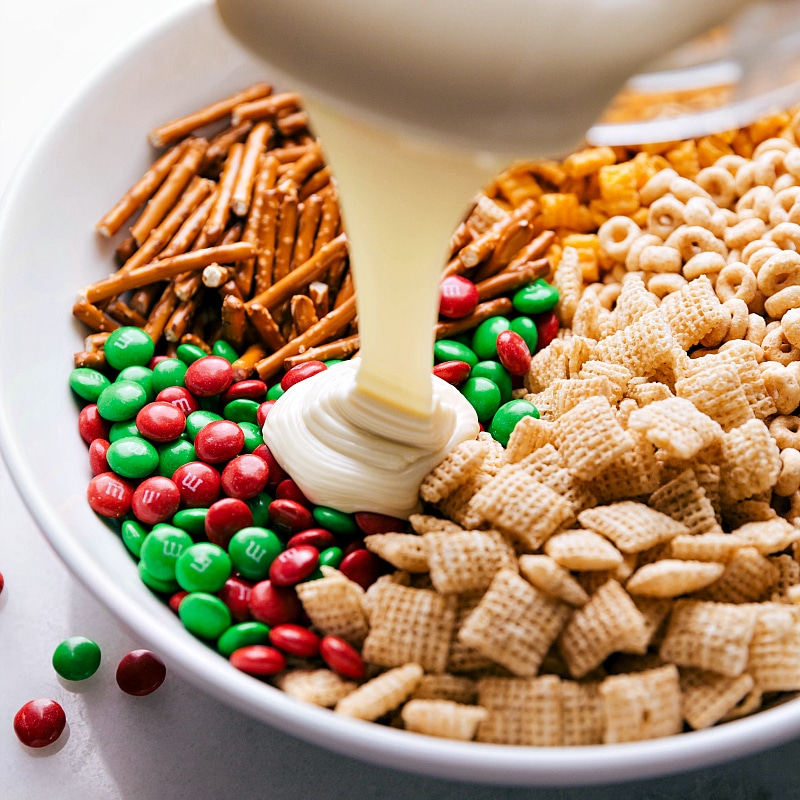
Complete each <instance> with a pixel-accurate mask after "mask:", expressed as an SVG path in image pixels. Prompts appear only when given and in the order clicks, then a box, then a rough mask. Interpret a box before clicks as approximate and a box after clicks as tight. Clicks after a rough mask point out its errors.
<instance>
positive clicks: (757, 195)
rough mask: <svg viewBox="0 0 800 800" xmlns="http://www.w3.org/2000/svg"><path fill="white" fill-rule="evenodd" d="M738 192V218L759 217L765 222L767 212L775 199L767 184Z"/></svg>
mask: <svg viewBox="0 0 800 800" xmlns="http://www.w3.org/2000/svg"><path fill="white" fill-rule="evenodd" d="M740 194H741V197H740V198H739V200H738V202H737V203H736V213H737V214H738V215H739V219H748V218H749V217H760V218H761V219H763V220H764V221H765V222H766V221H767V220H768V219H769V212H770V209H771V208H772V203H773V201H774V199H775V193H774V192H773V191H772V189H770V188H769V186H754V187H753V188H752V189H748V190H747V191H746V192H740Z"/></svg>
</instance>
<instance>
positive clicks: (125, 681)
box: [116, 650, 167, 697]
mask: <svg viewBox="0 0 800 800" xmlns="http://www.w3.org/2000/svg"><path fill="white" fill-rule="evenodd" d="M166 676H167V668H166V667H165V666H164V662H163V661H162V660H161V659H160V658H159V657H158V656H157V655H156V654H155V653H151V652H150V651H149V650H133V651H132V652H130V653H128V654H127V655H126V656H123V658H122V660H121V661H120V662H119V664H118V665H117V673H116V679H117V686H119V688H120V689H122V691H123V692H125V694H130V695H134V696H135V697H143V696H144V695H147V694H152V693H153V692H154V691H155V690H156V689H158V687H159V686H161V684H162V683H164V679H165V678H166Z"/></svg>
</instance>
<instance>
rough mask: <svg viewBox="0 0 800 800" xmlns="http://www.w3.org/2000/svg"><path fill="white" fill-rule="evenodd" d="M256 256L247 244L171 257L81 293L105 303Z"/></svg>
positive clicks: (240, 243) (107, 280)
mask: <svg viewBox="0 0 800 800" xmlns="http://www.w3.org/2000/svg"><path fill="white" fill-rule="evenodd" d="M254 252H255V250H254V248H253V246H252V245H250V244H247V243H246V242H237V243H236V244H227V245H220V246H219V247H207V248H206V249H204V250H193V251H191V252H190V253H182V254H181V255H177V256H171V257H170V258H164V259H161V260H159V261H153V262H151V263H150V264H148V265H147V266H145V267H140V268H139V269H134V270H131V271H130V272H128V273H125V274H120V273H119V272H117V273H115V274H114V275H110V276H109V277H108V278H105V279H103V280H101V281H97V283H93V284H91V285H90V286H87V287H86V288H85V289H83V290H82V291H81V299H83V300H86V301H87V302H89V303H96V302H97V301H98V300H105V299H106V298H107V297H114V295H118V294H121V293H122V292H125V291H127V290H128V289H138V288H139V287H140V286H146V285H147V284H148V283H154V282H155V281H163V280H166V279H167V278H171V277H172V276H173V275H180V273H182V272H188V271H190V270H198V269H202V268H203V267H207V266H208V265H209V264H213V263H214V262H215V261H218V262H220V263H221V264H229V263H235V262H237V261H241V259H243V258H250V257H251V256H252V255H253V253H254Z"/></svg>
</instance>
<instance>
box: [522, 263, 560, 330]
mask: <svg viewBox="0 0 800 800" xmlns="http://www.w3.org/2000/svg"><path fill="white" fill-rule="evenodd" d="M557 302H558V289H556V288H555V286H551V285H550V284H549V283H547V281H545V280H544V279H543V278H539V280H537V281H534V282H533V283H529V284H528V285H527V286H523V287H522V288H521V289H519V290H518V291H517V292H516V293H515V294H514V297H513V298H512V299H511V303H512V305H513V306H514V308H515V309H516V310H517V311H519V312H520V314H541V313H542V312H543V311H549V310H550V309H551V308H553V307H554V306H555V304H556V303H557ZM523 338H525V337H524V336H523Z"/></svg>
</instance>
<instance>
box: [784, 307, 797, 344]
mask: <svg viewBox="0 0 800 800" xmlns="http://www.w3.org/2000/svg"><path fill="white" fill-rule="evenodd" d="M781 329H782V330H783V335H784V336H785V337H786V341H787V342H789V343H790V344H791V345H793V346H794V347H800V308H792V309H789V310H788V311H787V312H786V313H785V314H784V315H783V317H782V318H781Z"/></svg>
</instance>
